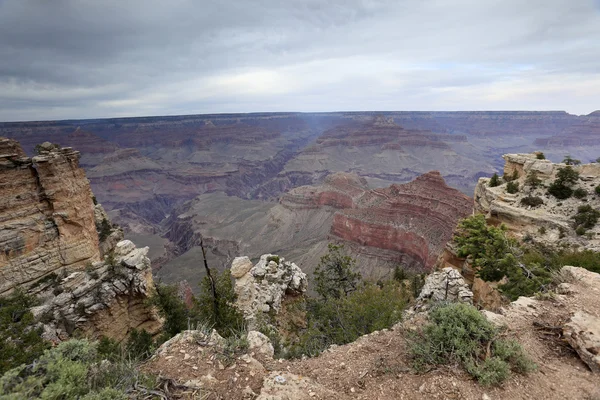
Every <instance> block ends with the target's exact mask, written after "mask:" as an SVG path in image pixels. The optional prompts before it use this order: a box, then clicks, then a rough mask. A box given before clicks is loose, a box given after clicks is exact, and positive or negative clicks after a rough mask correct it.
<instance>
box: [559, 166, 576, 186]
mask: <svg viewBox="0 0 600 400" xmlns="http://www.w3.org/2000/svg"><path fill="white" fill-rule="evenodd" d="M556 180H557V181H560V182H562V183H563V184H565V185H568V184H574V183H575V182H577V181H578V180H579V172H577V171H575V170H574V169H573V168H572V167H570V166H567V167H564V168H559V169H558V172H557V173H556Z"/></svg>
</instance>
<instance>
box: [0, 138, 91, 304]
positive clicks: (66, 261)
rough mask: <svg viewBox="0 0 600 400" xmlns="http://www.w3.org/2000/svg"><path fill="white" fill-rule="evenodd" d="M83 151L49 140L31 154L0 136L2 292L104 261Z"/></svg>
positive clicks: (0, 256)
mask: <svg viewBox="0 0 600 400" xmlns="http://www.w3.org/2000/svg"><path fill="white" fill-rule="evenodd" d="M78 162H79V152H77V151H74V150H73V149H71V148H62V149H61V148H59V147H57V146H54V145H51V144H50V143H45V144H44V145H42V146H41V148H40V154H39V155H37V156H35V157H33V158H28V157H26V156H25V155H24V152H23V151H22V150H21V148H20V146H19V144H18V143H17V142H15V141H14V140H10V139H4V138H0V182H2V183H1V184H0V224H1V225H2V230H1V232H0V250H1V251H0V294H2V293H6V292H7V291H9V290H11V289H13V288H14V287H16V286H20V287H23V286H28V285H31V284H33V283H35V281H37V280H38V279H40V278H42V277H44V276H47V275H48V274H51V273H57V272H58V271H59V270H64V269H68V270H71V271H73V270H81V269H84V268H85V266H86V265H87V264H89V263H93V262H97V261H100V249H99V247H98V233H97V232H96V226H95V219H94V205H93V203H92V192H91V189H90V185H89V182H88V180H87V179H86V177H85V172H84V171H83V169H81V168H80V167H79V164H78Z"/></svg>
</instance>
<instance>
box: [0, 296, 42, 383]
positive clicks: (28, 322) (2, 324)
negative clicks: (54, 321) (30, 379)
mask: <svg viewBox="0 0 600 400" xmlns="http://www.w3.org/2000/svg"><path fill="white" fill-rule="evenodd" d="M37 304H38V302H37V300H36V299H35V298H34V297H32V296H28V295H26V294H25V293H23V292H22V291H20V290H17V291H15V292H13V293H12V294H10V295H9V296H6V297H0V375H2V374H4V373H5V372H6V371H8V370H9V369H12V368H14V367H16V366H19V365H21V364H29V363H31V362H32V361H33V360H35V359H36V358H38V357H39V356H40V355H42V353H43V352H44V350H45V349H47V348H48V346H49V343H47V342H46V341H45V340H43V339H42V337H41V329H36V328H34V323H35V321H34V319H33V314H31V312H30V311H29V309H30V308H31V307H33V306H35V305H37Z"/></svg>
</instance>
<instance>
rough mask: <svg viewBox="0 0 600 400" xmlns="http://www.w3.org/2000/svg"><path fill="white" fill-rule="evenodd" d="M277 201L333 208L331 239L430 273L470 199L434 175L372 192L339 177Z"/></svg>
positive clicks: (354, 179) (468, 210)
mask: <svg viewBox="0 0 600 400" xmlns="http://www.w3.org/2000/svg"><path fill="white" fill-rule="evenodd" d="M280 202H281V204H282V205H284V206H285V207H288V208H301V207H307V208H312V207H319V206H331V207H334V208H336V209H338V210H337V211H336V212H335V214H334V217H333V223H332V225H331V231H330V234H331V235H332V236H333V237H335V238H339V239H342V240H344V241H347V242H349V243H350V244H352V245H354V246H360V249H359V250H358V251H359V252H361V253H364V254H371V255H372V256H374V257H380V258H386V257H388V259H389V261H392V262H399V263H402V264H403V265H405V266H407V267H412V268H413V269H416V270H429V269H431V267H432V266H433V265H434V263H435V261H436V259H437V257H438V256H439V253H440V252H441V250H442V249H443V246H444V245H445V244H446V242H447V241H448V240H449V239H450V237H451V235H452V232H453V231H454V227H455V226H456V223H457V221H458V220H459V219H460V218H464V217H466V216H467V215H469V214H470V213H471V199H469V198H468V197H467V196H465V195H463V194H462V193H460V192H459V191H457V190H455V189H452V188H450V187H448V186H447V185H446V184H445V182H444V179H443V178H442V177H441V176H440V174H439V173H438V172H437V171H432V172H429V173H427V174H425V175H422V176H420V177H418V178H417V179H415V180H414V181H412V182H410V183H406V184H401V185H392V186H390V187H388V188H383V189H374V190H368V187H367V185H366V182H365V181H364V180H361V179H360V178H359V177H358V176H356V175H353V174H345V173H337V174H334V175H332V176H330V177H328V178H327V179H326V180H325V184H324V185H322V186H319V187H300V188H296V189H293V190H291V191H290V192H289V193H287V194H285V195H284V196H282V198H281V201H280ZM382 250H383V251H382Z"/></svg>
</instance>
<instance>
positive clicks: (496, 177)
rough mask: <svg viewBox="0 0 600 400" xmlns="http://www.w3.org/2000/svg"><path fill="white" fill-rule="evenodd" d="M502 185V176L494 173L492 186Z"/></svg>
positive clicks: (491, 179)
mask: <svg viewBox="0 0 600 400" xmlns="http://www.w3.org/2000/svg"><path fill="white" fill-rule="evenodd" d="M499 185H500V177H499V176H498V174H497V173H494V175H492V177H491V178H490V187H496V186H499Z"/></svg>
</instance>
